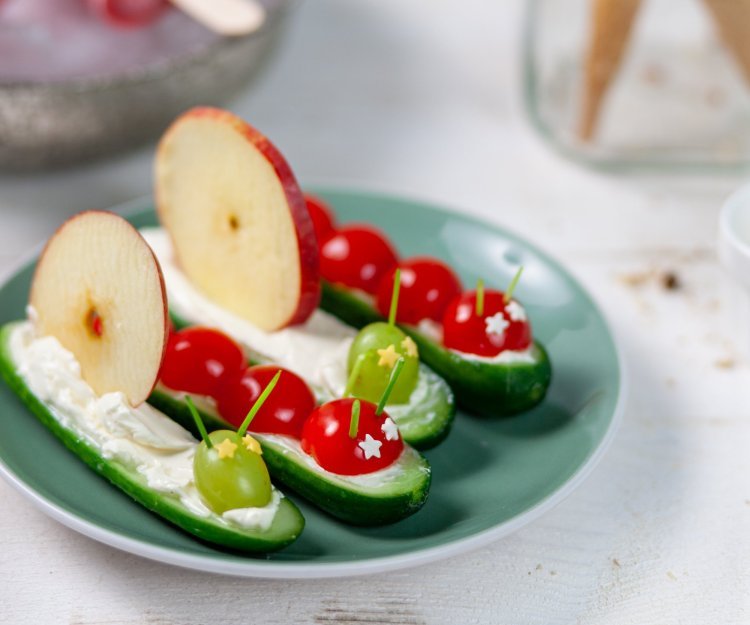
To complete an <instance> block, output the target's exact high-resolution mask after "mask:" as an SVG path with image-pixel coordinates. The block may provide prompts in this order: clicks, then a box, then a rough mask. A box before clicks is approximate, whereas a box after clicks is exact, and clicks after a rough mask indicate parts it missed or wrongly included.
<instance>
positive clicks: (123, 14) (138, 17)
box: [87, 0, 170, 28]
mask: <svg viewBox="0 0 750 625" xmlns="http://www.w3.org/2000/svg"><path fill="white" fill-rule="evenodd" d="M87 1H88V5H89V8H90V9H91V11H93V12H94V13H95V14H96V15H97V16H98V17H100V18H101V19H103V20H104V21H106V22H108V23H110V24H112V25H113V26H122V27H125V28H129V27H137V26H145V25H147V24H150V23H151V22H153V21H154V20H155V19H156V18H158V17H159V16H160V15H161V14H162V13H163V12H164V10H165V9H166V8H167V7H169V6H170V3H169V2H168V1H167V0H87Z"/></svg>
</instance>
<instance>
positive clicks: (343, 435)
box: [302, 398, 404, 475]
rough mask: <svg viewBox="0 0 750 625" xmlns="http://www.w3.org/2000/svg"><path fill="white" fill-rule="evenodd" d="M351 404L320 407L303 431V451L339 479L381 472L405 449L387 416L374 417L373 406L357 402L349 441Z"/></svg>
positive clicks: (346, 401) (337, 402)
mask: <svg viewBox="0 0 750 625" xmlns="http://www.w3.org/2000/svg"><path fill="white" fill-rule="evenodd" d="M354 402H355V400H354V399H352V398H347V399H336V400H334V401H331V402H328V403H327V404H323V405H322V406H319V407H318V408H316V409H315V410H314V411H313V412H312V414H311V415H310V416H309V417H308V418H307V421H305V425H304V427H303V428H302V449H303V450H304V451H305V452H306V453H308V454H310V455H311V456H312V457H313V458H314V459H315V461H316V462H317V463H318V464H319V465H320V466H321V467H323V468H324V469H325V470H326V471H331V472H332V473H338V474H339V475H362V474H364V473H372V472H373V471H378V470H380V469H384V468H385V467H387V466H390V465H391V464H393V463H394V462H395V461H396V460H397V459H398V458H399V456H400V455H401V452H402V451H403V449H404V443H403V441H402V440H401V435H400V434H398V430H397V429H395V426H394V425H393V421H391V420H390V417H388V414H387V413H385V412H383V413H382V414H381V415H376V414H375V410H376V408H377V407H376V406H375V404H372V403H370V402H368V401H364V400H359V402H360V412H359V428H358V430H357V436H356V437H355V438H350V437H349V424H350V421H351V415H352V406H353V404H354ZM388 435H390V439H389V438H388ZM378 443H379V444H378ZM368 456H369V457H368Z"/></svg>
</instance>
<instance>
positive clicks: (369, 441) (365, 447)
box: [359, 434, 383, 460]
mask: <svg viewBox="0 0 750 625" xmlns="http://www.w3.org/2000/svg"><path fill="white" fill-rule="evenodd" d="M382 445H383V443H382V442H381V441H378V440H375V439H374V438H373V437H372V436H370V435H369V434H366V435H365V440H363V441H360V443H359V448H360V449H361V450H362V451H364V452H365V460H369V459H370V458H373V457H375V458H380V448H381V447H382Z"/></svg>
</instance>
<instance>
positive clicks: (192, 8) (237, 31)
mask: <svg viewBox="0 0 750 625" xmlns="http://www.w3.org/2000/svg"><path fill="white" fill-rule="evenodd" d="M170 2H171V3H172V4H174V5H175V6H176V7H178V8H180V9H181V10H182V11H184V12H185V13H187V14H188V15H189V16H190V17H192V18H193V19H194V20H195V21H196V22H200V23H201V24H203V25H204V26H205V27H206V28H210V29H211V30H213V31H214V32H217V33H219V34H220V35H225V36H228V37H236V36H239V35H247V34H248V33H251V32H253V31H256V30H258V29H259V28H260V27H261V26H262V25H263V22H264V21H265V19H266V10H265V9H264V8H263V6H262V5H261V4H260V3H259V2H257V0H170Z"/></svg>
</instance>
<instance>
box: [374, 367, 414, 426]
mask: <svg viewBox="0 0 750 625" xmlns="http://www.w3.org/2000/svg"><path fill="white" fill-rule="evenodd" d="M405 364H406V360H405V359H404V358H399V359H398V360H397V361H396V364H395V365H394V367H393V371H391V377H390V378H389V379H388V385H387V386H386V387H385V390H384V391H383V396H382V397H381V398H380V401H379V402H378V408H377V410H375V414H376V415H378V416H380V415H381V414H383V410H385V405H386V404H387V403H388V398H389V397H390V395H391V391H392V390H393V387H394V386H396V382H398V376H400V375H401V369H403V368H404V365H405Z"/></svg>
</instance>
